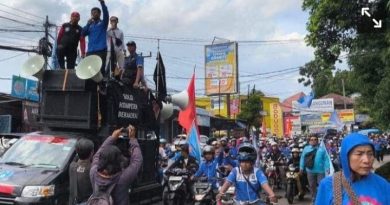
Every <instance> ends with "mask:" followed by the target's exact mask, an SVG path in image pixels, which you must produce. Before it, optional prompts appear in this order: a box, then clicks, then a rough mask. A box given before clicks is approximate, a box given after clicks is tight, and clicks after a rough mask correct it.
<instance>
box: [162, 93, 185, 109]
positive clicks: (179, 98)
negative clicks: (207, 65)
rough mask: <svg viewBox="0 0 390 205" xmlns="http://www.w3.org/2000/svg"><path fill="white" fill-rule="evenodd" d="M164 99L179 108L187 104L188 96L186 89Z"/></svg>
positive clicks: (183, 107)
mask: <svg viewBox="0 0 390 205" xmlns="http://www.w3.org/2000/svg"><path fill="white" fill-rule="evenodd" d="M166 100H167V101H168V102H170V103H172V104H174V105H177V106H178V107H179V108H180V109H181V110H184V109H186V107H187V106H188V101H189V96H188V92H187V90H183V91H181V92H180V93H177V94H174V95H170V96H167V97H166Z"/></svg>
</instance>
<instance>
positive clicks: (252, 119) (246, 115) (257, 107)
mask: <svg viewBox="0 0 390 205" xmlns="http://www.w3.org/2000/svg"><path fill="white" fill-rule="evenodd" d="M261 96H264V94H263V93H262V92H253V93H252V94H250V95H249V98H248V100H247V101H246V103H245V104H243V105H242V107H241V112H240V113H239V114H238V116H237V118H238V119H242V120H245V121H246V122H247V124H248V126H249V127H250V126H254V127H256V128H258V127H260V122H261V115H260V111H262V110H263V108H262V104H263V103H262V102H261V99H260V97H261Z"/></svg>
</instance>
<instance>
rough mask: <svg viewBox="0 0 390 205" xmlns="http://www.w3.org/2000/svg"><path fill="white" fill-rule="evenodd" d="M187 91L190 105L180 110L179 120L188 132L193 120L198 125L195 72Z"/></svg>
mask: <svg viewBox="0 0 390 205" xmlns="http://www.w3.org/2000/svg"><path fill="white" fill-rule="evenodd" d="M187 93H188V106H187V108H185V109H184V110H180V112H179V118H178V121H179V124H180V125H181V126H182V127H183V128H184V129H185V130H186V133H187V134H188V133H189V131H190V129H191V126H192V123H193V122H195V125H196V126H197V122H196V108H195V73H194V74H192V78H191V81H190V83H189V84H188V87H187Z"/></svg>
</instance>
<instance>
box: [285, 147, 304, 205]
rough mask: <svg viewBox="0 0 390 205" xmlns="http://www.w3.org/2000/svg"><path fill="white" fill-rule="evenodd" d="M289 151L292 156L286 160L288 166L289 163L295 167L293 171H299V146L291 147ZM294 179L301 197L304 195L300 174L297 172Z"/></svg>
mask: <svg viewBox="0 0 390 205" xmlns="http://www.w3.org/2000/svg"><path fill="white" fill-rule="evenodd" d="M291 153H292V157H291V158H290V159H289V160H288V162H287V165H288V167H290V165H291V164H292V165H293V166H294V167H295V171H294V172H296V173H299V160H300V158H301V156H300V151H299V148H293V149H292V150H291ZM295 179H296V182H297V188H298V192H299V193H298V196H299V198H300V199H301V198H303V196H304V195H305V193H304V191H303V188H302V187H303V186H302V182H301V175H299V174H297V175H296V176H295Z"/></svg>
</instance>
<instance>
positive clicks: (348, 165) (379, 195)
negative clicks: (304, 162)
mask: <svg viewBox="0 0 390 205" xmlns="http://www.w3.org/2000/svg"><path fill="white" fill-rule="evenodd" d="M340 159H341V164H342V171H340V172H336V173H335V174H334V175H333V176H328V177H326V178H325V179H323V180H322V181H321V183H320V185H319V188H318V192H317V197H316V201H315V204H316V205H331V204H335V205H347V204H353V205H360V204H362V205H363V204H364V205H366V204H367V205H385V204H390V194H389V193H390V184H389V183H388V182H387V181H386V180H385V179H383V178H382V177H380V176H379V175H377V174H374V173H373V172H371V171H372V169H373V164H374V160H375V147H374V144H373V143H372V142H371V141H370V140H369V138H368V137H367V136H365V135H362V134H358V133H352V134H349V135H348V136H347V137H345V138H344V139H343V141H342V143H341V152H340Z"/></svg>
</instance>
